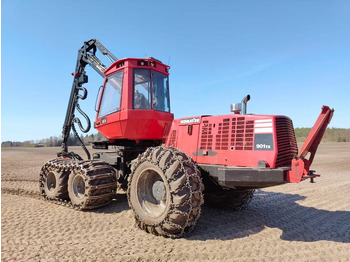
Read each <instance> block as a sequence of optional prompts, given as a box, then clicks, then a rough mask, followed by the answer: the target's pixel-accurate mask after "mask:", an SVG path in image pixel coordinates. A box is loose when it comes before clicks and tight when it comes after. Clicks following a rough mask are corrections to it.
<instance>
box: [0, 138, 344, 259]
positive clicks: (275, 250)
mask: <svg viewBox="0 0 350 262" xmlns="http://www.w3.org/2000/svg"><path fill="white" fill-rule="evenodd" d="M74 150H76V151H77V153H81V155H84V154H83V153H82V152H81V151H80V149H74ZM57 151H59V148H2V150H1V152H2V156H1V160H2V161H1V260H2V261H350V143H324V144H321V145H320V147H319V149H318V152H317V155H316V157H315V161H314V164H313V166H312V169H316V170H317V173H319V174H321V175H322V176H321V177H320V178H318V179H317V180H316V183H315V184H310V183H309V182H307V181H304V182H302V183H299V184H286V185H282V186H276V187H271V188H267V189H264V190H258V191H256V193H255V196H254V198H253V201H252V202H251V204H250V206H249V208H248V209H246V210H243V211H239V212H233V211H222V210H216V209H213V208H209V207H204V208H203V210H202V215H201V218H200V220H199V221H198V223H197V226H196V228H195V230H194V231H193V232H192V233H191V234H190V235H188V236H186V237H184V238H181V239H169V238H163V237H156V236H153V235H150V234H147V233H146V232H144V231H141V230H139V229H137V228H136V226H135V223H134V218H133V214H132V211H131V210H130V209H129V207H128V203H127V199H126V196H125V195H118V197H117V200H116V201H114V202H113V203H112V204H110V205H109V206H107V207H103V208H100V209H97V210H94V211H89V212H82V211H75V210H72V209H69V208H66V207H62V206H58V205H55V204H50V203H47V202H45V201H43V200H41V199H40V196H39V190H38V182H37V180H38V175H39V172H40V168H41V166H42V165H43V164H44V163H45V162H46V161H47V160H49V159H52V158H55V155H56V153H57Z"/></svg>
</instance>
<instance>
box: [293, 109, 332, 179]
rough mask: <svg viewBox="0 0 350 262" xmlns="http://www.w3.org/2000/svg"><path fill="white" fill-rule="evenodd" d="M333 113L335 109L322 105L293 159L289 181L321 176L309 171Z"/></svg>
mask: <svg viewBox="0 0 350 262" xmlns="http://www.w3.org/2000/svg"><path fill="white" fill-rule="evenodd" d="M333 113H334V109H330V108H329V107H328V106H323V107H322V111H321V113H320V115H319V117H318V118H317V120H316V122H315V124H314V126H313V127H312V129H311V131H310V133H309V135H308V136H307V138H306V140H305V142H304V144H303V146H302V148H301V150H300V152H299V155H298V156H296V157H295V158H294V159H293V160H292V163H291V171H289V172H288V174H287V181H288V182H292V183H298V182H300V181H301V180H303V179H306V178H311V179H313V178H314V177H316V176H319V175H315V174H310V172H311V171H309V169H310V166H311V164H312V161H313V159H314V156H315V153H316V150H317V148H318V145H319V144H320V142H321V139H322V137H323V135H324V132H325V131H326V129H327V126H328V124H329V123H330V121H331V119H332V117H333ZM308 153H310V157H309V158H308V159H306V156H307V154H308Z"/></svg>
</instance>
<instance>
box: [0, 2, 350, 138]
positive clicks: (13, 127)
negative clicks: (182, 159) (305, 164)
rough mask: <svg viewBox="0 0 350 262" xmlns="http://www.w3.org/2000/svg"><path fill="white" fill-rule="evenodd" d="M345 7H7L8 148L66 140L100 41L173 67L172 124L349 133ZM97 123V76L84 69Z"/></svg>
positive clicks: (4, 114) (348, 19) (349, 22)
mask: <svg viewBox="0 0 350 262" xmlns="http://www.w3.org/2000/svg"><path fill="white" fill-rule="evenodd" d="M349 28H350V2H349V1H298V0H294V1H205V0H202V1H160V0H159V1H107V0H100V1H97V0H96V1H93V0H90V1H89V0H85V1H71V0H70V1H67V0H62V1H44V0H37V1H35V0H32V1H30V0H11V1H10V0H3V1H2V3H1V140H2V141H7V140H15V141H24V140H38V139H41V138H47V137H50V136H60V135H61V130H62V124H63V121H64V117H65V112H66V107H67V102H68V98H69V93H70V89H71V85H72V80H73V78H72V76H71V75H70V73H71V72H73V71H74V68H75V63H76V57H77V50H78V49H79V48H80V47H81V46H82V43H83V42H84V41H86V40H89V39H91V38H97V39H99V40H100V41H101V42H102V43H103V44H104V45H105V46H106V47H107V48H108V49H109V50H111V51H112V52H113V53H114V54H115V55H116V56H117V57H118V58H125V57H146V56H153V57H156V58H157V59H159V60H161V61H163V62H164V63H170V66H171V70H170V85H171V86H170V88H171V108H172V112H173V113H174V114H175V117H176V118H179V117H185V116H194V115H204V114H211V115H222V114H228V113H229V110H230V104H231V103H235V102H240V101H241V99H242V98H243V97H244V96H245V95H246V94H250V95H251V101H250V102H249V104H248V113H255V114H272V115H287V116H289V117H291V118H292V120H293V122H294V126H295V127H311V126H312V125H313V123H314V121H315V120H316V118H317V116H318V114H319V112H320V110H321V107H322V105H324V104H325V105H329V106H331V107H334V108H335V114H334V117H333V120H332V123H331V124H330V127H341V128H350V117H349V113H350V90H349V75H350V74H349V72H350V34H349ZM87 73H88V75H89V83H88V84H86V85H85V87H86V88H87V89H88V91H89V96H88V99H87V100H85V101H82V102H81V103H80V105H81V108H82V109H83V110H84V111H86V112H87V113H88V114H89V116H90V118H91V119H92V121H93V120H94V118H95V112H94V110H93V109H94V104H95V99H96V94H97V92H98V89H99V86H100V85H101V84H102V78H101V77H100V76H99V75H98V74H97V73H95V71H94V70H93V69H91V68H87Z"/></svg>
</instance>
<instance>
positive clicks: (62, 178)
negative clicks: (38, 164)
mask: <svg viewBox="0 0 350 262" xmlns="http://www.w3.org/2000/svg"><path fill="white" fill-rule="evenodd" d="M116 188H117V180H116V175H115V171H114V169H113V168H112V167H111V166H110V165H108V164H107V163H105V162H102V161H96V160H86V161H84V160H82V161H77V160H72V159H69V158H68V159H67V158H57V159H54V160H51V161H49V162H47V163H46V164H44V166H43V167H42V168H41V172H40V178H39V189H40V193H41V195H42V197H43V198H44V199H46V200H47V201H49V202H52V203H55V204H59V205H65V206H68V207H71V208H74V209H77V210H87V209H94V208H98V207H101V206H104V205H107V204H108V203H110V202H111V201H112V199H113V198H114V197H115V194H116Z"/></svg>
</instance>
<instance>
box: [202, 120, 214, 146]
mask: <svg viewBox="0 0 350 262" xmlns="http://www.w3.org/2000/svg"><path fill="white" fill-rule="evenodd" d="M212 128H213V124H209V122H208V121H207V120H206V121H203V124H202V136H201V145H200V148H201V149H203V150H211V149H212V144H213V135H212Z"/></svg>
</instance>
